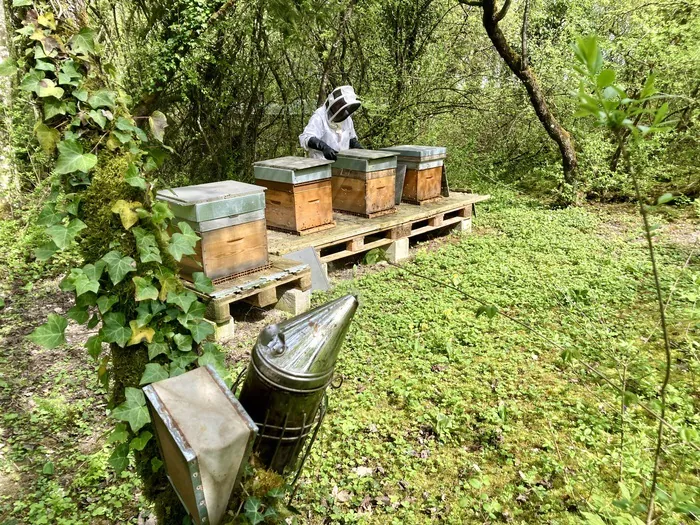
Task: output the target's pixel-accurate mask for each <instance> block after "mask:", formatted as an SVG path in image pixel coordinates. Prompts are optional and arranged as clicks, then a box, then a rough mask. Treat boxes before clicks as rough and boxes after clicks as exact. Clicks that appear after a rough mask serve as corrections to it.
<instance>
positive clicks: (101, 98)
mask: <svg viewBox="0 0 700 525" xmlns="http://www.w3.org/2000/svg"><path fill="white" fill-rule="evenodd" d="M116 99H117V94H116V93H115V92H114V91H109V90H108V89H100V90H99V91H96V92H95V93H93V94H92V95H90V97H89V98H88V101H87V102H88V104H90V107H92V108H93V109H97V108H109V109H114V106H115V105H116Z"/></svg>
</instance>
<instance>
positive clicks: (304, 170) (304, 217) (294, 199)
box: [253, 157, 335, 235]
mask: <svg viewBox="0 0 700 525" xmlns="http://www.w3.org/2000/svg"><path fill="white" fill-rule="evenodd" d="M330 165H331V161H330V160H324V159H310V158H305V157H280V158H277V159H270V160H264V161H261V162H256V163H255V164H254V167H253V169H254V171H255V183H256V184H258V185H260V186H264V187H266V188H267V192H265V216H266V217H267V226H268V228H272V229H276V230H283V231H287V232H291V233H296V234H299V235H304V234H307V233H313V232H317V231H321V230H327V229H328V228H332V227H333V226H335V222H334V221H333V192H332V189H331V167H330Z"/></svg>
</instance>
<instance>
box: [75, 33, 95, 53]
mask: <svg viewBox="0 0 700 525" xmlns="http://www.w3.org/2000/svg"><path fill="white" fill-rule="evenodd" d="M70 47H71V49H72V50H73V52H74V53H76V54H79V55H89V54H90V53H94V52H95V31H94V30H92V29H90V28H89V27H84V28H82V29H81V30H80V32H78V34H77V35H74V36H73V38H71V40H70Z"/></svg>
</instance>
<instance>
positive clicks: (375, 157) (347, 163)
mask: <svg viewBox="0 0 700 525" xmlns="http://www.w3.org/2000/svg"><path fill="white" fill-rule="evenodd" d="M396 155H397V154H396V153H395V152H393V151H382V150H371V149H346V150H342V151H339V152H338V160H336V161H335V162H334V163H333V167H334V168H338V169H348V170H354V171H365V172H367V171H381V170H386V169H392V168H395V167H396Z"/></svg>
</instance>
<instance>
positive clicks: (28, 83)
mask: <svg viewBox="0 0 700 525" xmlns="http://www.w3.org/2000/svg"><path fill="white" fill-rule="evenodd" d="M45 76H46V73H44V72H43V71H39V70H36V69H32V70H31V71H30V72H29V73H27V74H26V75H24V76H23V77H22V81H21V82H20V83H19V88H20V89H21V90H22V91H33V92H34V93H36V92H37V90H38V89H39V82H41V81H42V80H43V78H44V77H45Z"/></svg>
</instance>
